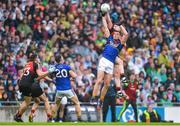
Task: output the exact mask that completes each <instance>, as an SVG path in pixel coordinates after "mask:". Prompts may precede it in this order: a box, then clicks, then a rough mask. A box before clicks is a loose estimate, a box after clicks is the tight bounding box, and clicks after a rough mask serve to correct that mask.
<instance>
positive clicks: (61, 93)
mask: <svg viewBox="0 0 180 126" xmlns="http://www.w3.org/2000/svg"><path fill="white" fill-rule="evenodd" d="M75 95H76V94H75V92H74V91H73V90H71V89H69V90H64V91H58V90H57V92H56V97H57V98H60V99H61V98H63V97H64V96H65V97H67V98H72V97H73V96H75Z"/></svg>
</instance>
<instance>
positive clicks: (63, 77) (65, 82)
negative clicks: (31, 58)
mask: <svg viewBox="0 0 180 126" xmlns="http://www.w3.org/2000/svg"><path fill="white" fill-rule="evenodd" d="M55 60H56V63H57V64H56V65H55V67H56V70H55V71H56V72H55V75H56V84H55V85H56V98H55V103H56V104H55V107H54V113H56V112H57V109H58V108H59V105H60V101H61V99H62V98H63V97H64V96H66V97H67V98H69V99H70V100H71V101H72V102H73V103H74V104H75V109H76V114H77V119H78V121H81V108H80V103H79V100H78V97H77V95H76V94H75V92H74V91H73V89H72V88H71V82H70V78H71V77H72V78H76V76H77V75H76V73H75V72H74V71H73V70H72V69H71V67H70V66H69V65H66V64H64V58H63V57H62V56H56V57H55ZM55 115H56V114H55Z"/></svg>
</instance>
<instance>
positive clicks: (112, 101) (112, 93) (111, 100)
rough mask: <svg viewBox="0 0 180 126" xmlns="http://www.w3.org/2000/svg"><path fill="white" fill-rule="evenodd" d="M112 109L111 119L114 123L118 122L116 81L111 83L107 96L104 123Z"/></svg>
mask: <svg viewBox="0 0 180 126" xmlns="http://www.w3.org/2000/svg"><path fill="white" fill-rule="evenodd" d="M109 106H110V107H111V117H112V120H111V121H112V122H115V121H116V107H115V106H116V87H115V82H114V80H112V81H111V83H110V86H109V88H108V91H107V93H106V96H105V98H104V102H103V122H106V116H107V112H108V109H109Z"/></svg>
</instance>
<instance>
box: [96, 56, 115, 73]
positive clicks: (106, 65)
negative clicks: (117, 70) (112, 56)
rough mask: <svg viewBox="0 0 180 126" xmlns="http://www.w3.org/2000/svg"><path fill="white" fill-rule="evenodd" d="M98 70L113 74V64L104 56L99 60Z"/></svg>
mask: <svg viewBox="0 0 180 126" xmlns="http://www.w3.org/2000/svg"><path fill="white" fill-rule="evenodd" d="M98 70H100V71H104V72H106V73H108V74H113V70H114V64H113V63H112V62H111V61H109V60H107V59H106V58H104V57H101V59H100V60H99V65H98Z"/></svg>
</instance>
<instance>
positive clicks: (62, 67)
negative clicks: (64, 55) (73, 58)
mask: <svg viewBox="0 0 180 126" xmlns="http://www.w3.org/2000/svg"><path fill="white" fill-rule="evenodd" d="M56 68H61V69H69V68H71V67H70V66H69V65H67V64H57V65H56Z"/></svg>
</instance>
